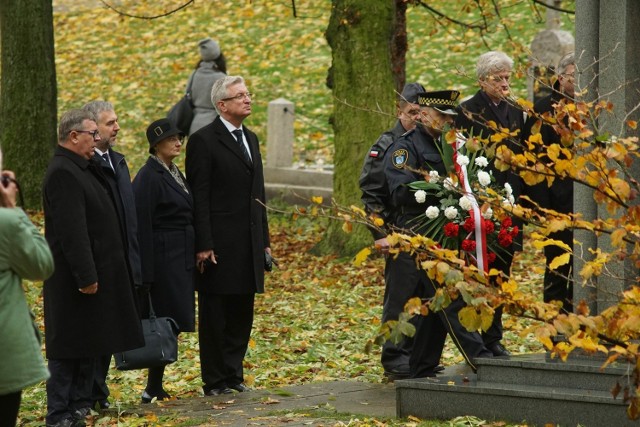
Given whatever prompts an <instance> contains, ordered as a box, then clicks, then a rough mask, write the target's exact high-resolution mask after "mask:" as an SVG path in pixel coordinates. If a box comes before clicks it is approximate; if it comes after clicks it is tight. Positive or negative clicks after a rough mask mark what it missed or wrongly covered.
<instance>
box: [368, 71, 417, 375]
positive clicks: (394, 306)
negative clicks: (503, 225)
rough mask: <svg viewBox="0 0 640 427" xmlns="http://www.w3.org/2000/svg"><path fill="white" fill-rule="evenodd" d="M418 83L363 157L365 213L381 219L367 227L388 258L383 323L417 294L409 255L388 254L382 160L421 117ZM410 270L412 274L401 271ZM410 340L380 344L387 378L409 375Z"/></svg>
mask: <svg viewBox="0 0 640 427" xmlns="http://www.w3.org/2000/svg"><path fill="white" fill-rule="evenodd" d="M424 90H425V89H424V87H423V86H422V85H421V84H420V83H407V84H406V85H405V86H404V89H403V90H402V94H401V95H400V99H399V100H398V109H397V114H398V120H397V121H396V123H395V126H394V127H393V128H391V129H389V130H388V131H386V132H384V133H383V134H382V135H380V137H379V138H378V140H377V141H376V142H375V143H374V144H373V145H372V146H371V148H370V149H369V151H368V153H367V157H365V160H364V166H363V167H362V173H361V174H360V189H361V190H362V198H361V200H362V203H363V204H364V208H365V210H366V212H367V214H369V215H372V216H375V217H379V218H381V219H382V220H383V221H384V224H385V225H384V228H383V229H382V230H380V229H377V228H373V227H372V228H370V230H371V233H372V234H373V238H374V239H375V246H376V248H377V249H378V250H380V251H381V252H382V253H383V254H385V255H386V257H387V259H386V262H385V268H384V280H385V290H384V302H383V306H382V322H383V323H385V322H388V321H390V320H398V316H399V315H400V313H401V312H402V311H403V310H404V305H405V303H406V302H407V301H408V300H409V299H410V298H411V297H413V296H415V295H417V294H416V284H417V270H416V269H412V268H411V267H412V266H413V265H414V261H413V259H412V258H411V256H409V254H406V253H402V254H400V256H398V257H397V258H396V259H393V257H390V256H388V251H389V243H388V242H387V236H386V235H387V233H386V231H387V230H388V229H389V227H390V226H392V225H393V224H394V212H393V206H392V205H391V203H390V200H389V190H388V187H387V180H386V178H385V175H384V159H385V158H386V157H385V155H386V154H387V152H388V151H389V147H390V146H392V144H393V142H394V141H395V140H397V139H398V138H399V137H400V136H402V135H403V134H404V133H405V132H407V131H409V130H411V129H413V128H415V127H416V121H417V120H418V119H419V118H420V107H419V105H418V93H421V92H424ZM406 271H411V272H412V273H413V274H406V273H405V274H403V272H406ZM412 345H413V339H410V338H407V339H404V340H403V341H402V342H401V343H399V344H398V345H396V344H394V343H392V342H391V341H387V342H386V343H385V344H384V345H383V347H382V357H381V361H382V366H383V368H384V372H385V375H386V376H387V377H388V378H389V379H392V380H394V379H401V378H408V377H409V356H410V355H411V347H412Z"/></svg>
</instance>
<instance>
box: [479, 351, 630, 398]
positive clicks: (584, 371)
mask: <svg viewBox="0 0 640 427" xmlns="http://www.w3.org/2000/svg"><path fill="white" fill-rule="evenodd" d="M475 364H476V366H477V367H478V382H482V383H487V382H498V383H507V384H516V385H522V384H527V385H531V386H543V387H550V388H558V387H565V386H566V385H567V384H571V387H572V388H574V389H580V390H599V391H603V392H609V391H610V390H611V389H612V388H613V387H614V386H615V385H616V382H619V383H620V384H624V383H626V381H627V378H626V375H627V374H628V372H629V370H628V369H627V367H626V365H625V364H620V363H615V364H612V365H610V366H608V367H607V368H605V369H603V368H602V365H603V364H604V359H597V358H596V359H594V358H586V357H575V358H570V359H569V360H567V361H566V362H562V361H561V360H558V359H551V358H549V357H548V356H547V355H545V354H530V355H518V356H513V357H510V358H495V359H491V358H487V359H476V361H475Z"/></svg>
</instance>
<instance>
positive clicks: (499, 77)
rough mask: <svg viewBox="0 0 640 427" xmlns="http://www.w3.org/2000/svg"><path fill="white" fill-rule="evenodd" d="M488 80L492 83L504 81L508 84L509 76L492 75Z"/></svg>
mask: <svg viewBox="0 0 640 427" xmlns="http://www.w3.org/2000/svg"><path fill="white" fill-rule="evenodd" d="M487 79H488V80H491V81H492V82H494V83H498V82H501V81H503V80H504V81H505V82H507V83H509V82H510V81H511V76H498V75H493V76H489V77H487Z"/></svg>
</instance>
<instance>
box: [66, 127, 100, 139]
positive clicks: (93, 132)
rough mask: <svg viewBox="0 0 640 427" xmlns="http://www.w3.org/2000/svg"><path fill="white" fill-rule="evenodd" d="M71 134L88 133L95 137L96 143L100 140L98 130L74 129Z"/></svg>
mask: <svg viewBox="0 0 640 427" xmlns="http://www.w3.org/2000/svg"><path fill="white" fill-rule="evenodd" d="M70 132H78V133H88V134H89V135H91V136H92V137H93V140H94V141H97V140H99V139H100V134H99V133H98V132H99V131H98V129H96V130H78V129H72V130H71V131H70Z"/></svg>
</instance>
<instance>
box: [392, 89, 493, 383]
mask: <svg viewBox="0 0 640 427" xmlns="http://www.w3.org/2000/svg"><path fill="white" fill-rule="evenodd" d="M459 95H460V93H459V92H458V91H455V90H442V91H436V92H424V93H420V94H418V105H419V106H420V113H421V114H420V120H419V122H418V126H417V127H416V128H415V129H414V130H412V131H409V132H407V133H406V134H404V135H403V136H402V137H401V138H400V139H398V140H397V141H396V142H395V143H394V144H393V146H392V147H391V148H390V149H389V152H390V153H391V156H389V159H387V162H386V165H385V176H386V178H387V183H388V186H389V194H390V196H391V202H392V204H393V205H394V207H395V208H396V210H397V212H398V217H397V222H396V224H397V226H398V227H401V228H403V229H407V230H410V229H412V228H413V229H414V231H416V232H417V231H418V230H417V226H418V225H419V224H422V223H421V222H419V221H416V218H418V217H420V216H423V215H424V214H425V210H424V209H425V208H424V206H425V204H424V203H425V200H417V198H416V195H415V194H414V193H413V191H411V189H410V188H409V186H408V184H410V183H412V182H414V181H418V180H423V179H424V178H423V175H422V174H421V173H419V172H418V171H419V170H423V171H429V172H430V173H433V174H436V173H437V174H438V175H439V176H440V177H444V176H447V173H448V171H447V170H446V167H445V161H444V159H443V157H442V156H443V155H442V152H443V150H442V147H441V146H440V137H441V135H442V133H443V129H444V128H445V127H446V126H447V125H451V124H452V123H453V120H454V117H455V115H456V112H455V108H456V106H457V99H458V97H459ZM426 198H427V199H429V198H433V196H426ZM426 202H427V203H426V205H427V206H430V205H436V204H438V200H432V201H430V200H426ZM413 268H418V267H417V266H413ZM419 280H420V285H421V286H420V287H421V289H422V291H423V292H424V294H423V295H421V296H422V297H423V298H433V297H434V296H435V292H436V289H437V284H436V283H435V282H433V281H432V280H431V279H429V278H428V277H427V275H426V273H425V272H424V271H420V274H419ZM464 305H465V304H464V301H463V300H462V299H461V298H458V299H456V300H454V301H452V302H451V304H450V305H449V306H447V307H446V308H445V309H443V310H440V311H438V312H435V313H429V314H428V315H427V316H425V317H422V318H421V319H420V321H419V323H418V327H417V329H416V334H415V336H414V347H413V351H412V354H411V358H410V361H409V364H410V373H411V377H412V378H421V377H433V376H435V369H436V367H437V366H438V363H439V362H440V357H441V355H442V350H443V348H444V344H445V340H446V337H447V333H449V334H450V335H451V338H452V339H453V342H454V343H455V344H456V346H457V347H458V348H459V350H460V352H461V353H462V355H463V357H464V358H465V360H466V361H467V363H469V365H471V367H472V368H474V365H473V360H474V359H475V358H476V357H492V356H493V353H492V352H491V351H490V350H488V349H487V348H486V347H485V345H484V344H483V341H482V337H481V336H480V334H479V333H478V332H468V331H467V330H466V329H465V327H464V326H463V325H462V324H461V323H460V320H459V318H458V312H459V311H460V309H462V308H463V307H464Z"/></svg>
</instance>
